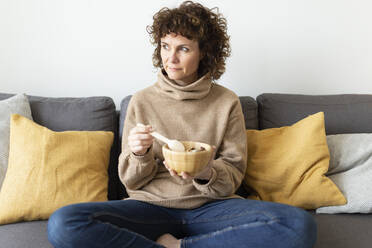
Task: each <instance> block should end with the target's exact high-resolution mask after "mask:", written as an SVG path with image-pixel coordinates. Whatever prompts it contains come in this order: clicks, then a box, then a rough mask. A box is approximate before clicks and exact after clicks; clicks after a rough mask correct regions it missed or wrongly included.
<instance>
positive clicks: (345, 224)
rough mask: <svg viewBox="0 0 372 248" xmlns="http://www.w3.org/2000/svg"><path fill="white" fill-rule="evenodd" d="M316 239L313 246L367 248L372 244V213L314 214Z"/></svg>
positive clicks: (318, 247)
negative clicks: (316, 226) (316, 225)
mask: <svg viewBox="0 0 372 248" xmlns="http://www.w3.org/2000/svg"><path fill="white" fill-rule="evenodd" d="M312 214H313V216H314V217H315V220H316V222H317V224H318V239H317V242H316V245H315V247H314V248H330V247H335V248H336V247H337V248H351V247H355V248H367V247H371V244H372V239H371V237H372V214H315V213H314V212H313V211H312Z"/></svg>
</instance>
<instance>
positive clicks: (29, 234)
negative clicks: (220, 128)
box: [0, 221, 53, 248]
mask: <svg viewBox="0 0 372 248" xmlns="http://www.w3.org/2000/svg"><path fill="white" fill-rule="evenodd" d="M47 224H48V222H47V221H31V222H21V223H16V224H8V225H2V226H0V240H1V241H0V246H1V247H9V248H10V247H12V248H34V247H37V248H53V246H52V245H51V244H50V243H49V241H48V235H47Z"/></svg>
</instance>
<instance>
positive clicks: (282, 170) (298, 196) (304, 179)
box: [244, 112, 346, 209]
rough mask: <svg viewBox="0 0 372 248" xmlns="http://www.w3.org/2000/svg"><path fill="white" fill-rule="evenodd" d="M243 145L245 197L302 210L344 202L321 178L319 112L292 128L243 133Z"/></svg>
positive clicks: (325, 155)
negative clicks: (245, 167) (246, 151)
mask: <svg viewBox="0 0 372 248" xmlns="http://www.w3.org/2000/svg"><path fill="white" fill-rule="evenodd" d="M247 144H248V158H247V169H246V174H245V178H244V182H245V185H246V186H247V188H248V190H249V191H250V192H251V194H252V195H251V196H250V197H249V198H251V199H258V200H264V201H274V202H279V203H284V204H290V205H293V206H296V207H301V208H305V209H315V208H318V207H321V206H329V205H342V204H345V203H346V200H345V198H344V196H343V195H342V193H341V192H340V190H339V189H338V188H337V186H336V185H335V184H334V183H333V182H332V181H331V180H330V179H329V178H327V177H326V176H325V173H326V172H327V170H328V165H329V152H328V147H327V141H326V135H325V130H324V114H323V113H322V112H320V113H317V114H314V115H311V116H308V117H306V118H304V119H303V120H300V121H298V122H297V123H295V124H293V125H292V126H286V127H281V128H270V129H265V130H247Z"/></svg>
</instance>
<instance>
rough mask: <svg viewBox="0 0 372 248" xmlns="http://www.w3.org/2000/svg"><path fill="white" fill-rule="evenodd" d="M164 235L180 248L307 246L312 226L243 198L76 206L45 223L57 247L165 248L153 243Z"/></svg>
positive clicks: (282, 209)
mask: <svg viewBox="0 0 372 248" xmlns="http://www.w3.org/2000/svg"><path fill="white" fill-rule="evenodd" d="M164 233H170V234H172V235H173V236H175V237H176V238H178V239H182V241H181V247H183V248H185V247H203V248H206V247H213V248H218V247H223V248H229V247H252V248H261V247H262V248H270V247H275V248H284V247H285V248H292V247H293V248H310V247H313V245H314V244H315V240H316V223H315V221H314V219H313V217H312V216H311V215H310V214H309V213H307V212H306V211H304V210H302V209H299V208H295V207H291V206H288V205H283V204H278V203H272V202H264V201H255V200H246V199H228V200H219V201H215V202H211V203H207V204H205V205H203V206H201V207H199V208H196V209H189V210H186V209H173V208H165V207H160V206H156V205H152V204H149V203H145V202H140V201H135V200H122V201H121V200H119V201H108V202H100V203H98V202H91V203H80V204H74V205H69V206H66V207H63V208H60V209H59V210H57V211H56V212H54V213H53V215H52V216H51V217H50V219H49V222H48V239H49V241H50V242H51V243H52V244H53V245H54V247H57V248H68V247H77V248H86V247H87V248H88V247H89V248H94V247H100V248H101V247H111V248H115V247H121V248H124V247H138V248H150V247H163V246H161V245H159V244H157V243H155V240H156V239H157V238H158V237H159V236H161V235H162V234H164Z"/></svg>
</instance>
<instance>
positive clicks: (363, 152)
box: [316, 133, 372, 214]
mask: <svg viewBox="0 0 372 248" xmlns="http://www.w3.org/2000/svg"><path fill="white" fill-rule="evenodd" d="M327 143H328V147H329V152H330V157H331V158H330V164H329V170H328V172H327V174H326V175H327V176H328V177H330V178H331V179H332V181H333V182H334V183H335V184H336V185H337V186H338V187H339V188H340V190H341V191H342V193H343V194H344V195H345V197H346V198H347V204H345V205H342V206H328V207H321V208H318V209H317V210H316V212H317V213H329V214H334V213H372V195H371V192H372V180H371V179H372V134H366V133H362V134H335V135H328V136H327Z"/></svg>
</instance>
